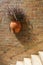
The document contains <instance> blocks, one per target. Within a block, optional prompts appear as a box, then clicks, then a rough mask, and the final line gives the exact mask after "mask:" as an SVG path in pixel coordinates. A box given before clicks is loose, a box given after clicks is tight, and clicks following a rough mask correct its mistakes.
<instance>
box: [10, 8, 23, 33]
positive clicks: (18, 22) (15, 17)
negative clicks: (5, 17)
mask: <svg viewBox="0 0 43 65" xmlns="http://www.w3.org/2000/svg"><path fill="white" fill-rule="evenodd" d="M9 16H10V18H11V22H10V30H11V31H13V32H14V33H19V32H20V31H21V30H22V23H23V21H24V13H23V11H22V10H20V9H17V8H16V9H15V8H14V9H13V10H10V11H9Z"/></svg>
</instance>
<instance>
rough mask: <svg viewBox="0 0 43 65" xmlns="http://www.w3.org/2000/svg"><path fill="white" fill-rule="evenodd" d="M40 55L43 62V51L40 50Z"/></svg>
mask: <svg viewBox="0 0 43 65" xmlns="http://www.w3.org/2000/svg"><path fill="white" fill-rule="evenodd" d="M39 56H40V59H41V61H42V63H43V51H39Z"/></svg>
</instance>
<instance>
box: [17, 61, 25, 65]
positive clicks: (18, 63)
mask: <svg viewBox="0 0 43 65" xmlns="http://www.w3.org/2000/svg"><path fill="white" fill-rule="evenodd" d="M16 65H24V64H23V61H17V62H16Z"/></svg>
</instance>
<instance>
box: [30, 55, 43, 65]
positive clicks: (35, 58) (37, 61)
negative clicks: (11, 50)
mask: <svg viewBox="0 0 43 65" xmlns="http://www.w3.org/2000/svg"><path fill="white" fill-rule="evenodd" d="M31 59H32V65H42V63H41V60H40V58H39V56H38V55H31Z"/></svg>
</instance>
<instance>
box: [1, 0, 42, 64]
mask: <svg viewBox="0 0 43 65" xmlns="http://www.w3.org/2000/svg"><path fill="white" fill-rule="evenodd" d="M14 7H15V8H20V9H23V11H24V13H25V15H26V23H25V21H24V23H23V30H22V31H21V33H20V34H18V35H16V34H13V33H12V32H11V31H10V30H9V24H10V21H11V20H10V18H9V17H8V8H11V9H13V8H14ZM34 50H35V51H34ZM38 50H43V0H0V65H10V64H11V63H13V64H14V63H15V61H16V60H18V59H19V60H22V59H23V57H25V56H26V57H27V56H28V55H30V54H32V53H36V51H38Z"/></svg>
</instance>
